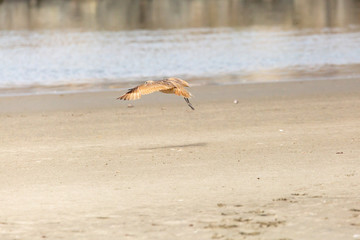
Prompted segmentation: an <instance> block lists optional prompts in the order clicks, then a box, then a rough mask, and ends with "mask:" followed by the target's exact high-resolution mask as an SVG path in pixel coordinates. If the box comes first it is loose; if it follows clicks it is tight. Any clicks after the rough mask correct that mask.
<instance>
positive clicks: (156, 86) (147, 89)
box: [117, 77, 195, 110]
mask: <svg viewBox="0 0 360 240" xmlns="http://www.w3.org/2000/svg"><path fill="white" fill-rule="evenodd" d="M185 87H189V84H188V83H187V82H186V81H184V80H182V79H180V78H174V77H172V78H166V79H164V80H160V81H146V82H145V83H143V84H141V85H139V86H137V87H134V88H131V89H129V91H128V92H127V93H125V94H124V95H122V96H121V97H118V98H117V99H120V100H136V99H139V98H141V95H146V94H150V93H153V92H157V91H160V92H163V93H174V94H176V95H178V96H183V97H184V99H185V101H186V103H187V104H188V105H189V107H190V108H191V109H192V110H195V108H194V107H193V106H192V105H191V103H190V101H189V98H190V97H191V94H190V93H189V92H188V91H186V89H185Z"/></svg>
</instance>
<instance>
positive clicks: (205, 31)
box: [0, 0, 360, 94]
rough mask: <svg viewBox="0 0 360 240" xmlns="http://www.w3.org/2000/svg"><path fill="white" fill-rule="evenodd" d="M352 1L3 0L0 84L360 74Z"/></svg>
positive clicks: (100, 85)
mask: <svg viewBox="0 0 360 240" xmlns="http://www.w3.org/2000/svg"><path fill="white" fill-rule="evenodd" d="M254 2H257V3H258V4H254ZM344 2H345V3H344ZM290 3H292V4H290ZM300 3H301V4H300ZM330 3H332V5H330V6H329V4H330ZM144 4H145V5H146V4H147V5H146V6H144ZM230 5H231V6H230ZM234 6H235V7H234ZM126 9H127V10H128V11H125V10H126ZM154 9H157V10H154ZM310 9H311V10H310ZM359 9H360V3H359V2H358V1H351V0H348V1H318V2H316V3H315V4H314V3H313V2H312V1H301V2H299V1H287V2H286V1H283V2H282V1H280V3H279V1H274V2H272V1H252V3H249V2H248V1H240V0H239V1H230V0H229V1H221V2H220V1H206V0H200V1H195V0H194V1H191V0H189V1H176V0H173V1H172V0H167V1H163V2H161V4H159V3H158V4H155V3H154V2H153V1H133V2H131V1H111V0H104V1H64V2H61V1H4V2H3V3H2V4H0V19H2V21H1V23H0V27H1V28H0V29H1V30H0V57H1V69H0V89H1V90H0V92H1V93H2V94H12V93H25V92H29V91H30V92H44V91H45V92H49V91H50V92H51V91H54V92H58V91H68V90H75V91H81V90H99V89H112V88H118V87H125V86H129V85H131V84H134V83H132V82H139V81H144V80H149V79H162V78H163V77H167V76H179V77H183V78H185V79H188V80H190V82H191V83H192V84H234V83H235V84H236V83H249V82H271V81H297V80H314V79H319V80H321V79H328V78H339V79H347V78H359V77H360V48H359V46H360V24H359V22H360V19H359V18H356V14H358V15H359V14H360V10H359ZM105 10H108V11H105ZM159 12H160V13H166V14H163V17H162V16H161V17H160V16H158V14H159ZM304 12H305V13H304ZM242 14H243V15H242ZM358 15H357V16H358ZM9 16H10V17H9ZM20 16H21V17H20ZM24 16H25V18H24ZM17 17H18V18H17ZM304 17H307V18H304ZM44 19H48V21H45V20H44ZM69 19H70V20H69ZM304 19H305V20H304Z"/></svg>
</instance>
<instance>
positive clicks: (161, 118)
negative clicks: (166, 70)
mask: <svg viewBox="0 0 360 240" xmlns="http://www.w3.org/2000/svg"><path fill="white" fill-rule="evenodd" d="M122 92H123V91H114V92H98V93H78V94H64V95H44V96H23V97H2V98H0V122H1V125H0V132H1V138H0V144H1V145H0V160H1V165H0V172H1V174H0V236H1V239H87V240H88V239H164V240H165V239H166V240H167V239H182V240H184V239H234V240H235V239H245V238H246V239H360V197H359V192H360V172H359V161H360V157H359V156H360V80H346V81H336V80H334V81H330V80H329V81H318V82H311V81H310V82H296V83H273V84H254V85H251V84H249V85H236V86H208V87H205V88H200V87H193V88H192V89H191V92H192V93H193V95H194V96H195V97H194V98H192V103H193V105H194V107H195V108H196V110H195V111H192V110H191V109H190V108H188V106H187V105H186V103H185V102H184V100H183V99H181V98H179V97H176V96H171V95H165V94H153V95H149V96H146V97H144V98H143V99H142V100H140V101H136V102H132V103H133V105H134V107H132V108H128V107H127V104H128V102H120V101H116V100H115V98H116V97H117V96H119V95H120V94H121V93H122ZM235 99H237V100H238V104H234V103H233V101H234V100H235Z"/></svg>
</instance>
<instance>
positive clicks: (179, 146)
mask: <svg viewBox="0 0 360 240" xmlns="http://www.w3.org/2000/svg"><path fill="white" fill-rule="evenodd" d="M206 145H207V143H205V142H199V143H190V144H181V145H165V146H159V147H149V148H139V150H155V149H166V148H186V147H204V146H206Z"/></svg>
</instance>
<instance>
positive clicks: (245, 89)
mask: <svg viewBox="0 0 360 240" xmlns="http://www.w3.org/2000/svg"><path fill="white" fill-rule="evenodd" d="M126 90H127V88H121V89H111V90H110V89H109V90H105V91H102V90H99V91H85V92H67V93H66V92H62V93H47V94H42V93H40V94H29V95H15V96H0V99H6V101H2V102H0V113H6V112H21V111H25V112H32V111H56V110H66V109H68V110H74V109H81V108H102V107H104V108H109V107H119V106H120V107H124V105H127V104H132V105H135V106H136V105H139V106H146V105H148V104H151V103H153V102H155V103H159V102H160V101H164V102H167V103H169V104H174V103H175V102H178V103H180V102H181V101H178V100H179V99H180V98H179V97H177V96H168V95H167V97H164V96H163V94H161V93H155V94H151V95H146V96H143V97H142V98H141V99H139V100H137V101H119V100H116V98H117V97H118V96H120V95H121V94H123V93H124V92H126ZM189 91H190V92H191V93H192V94H193V98H192V101H194V102H199V103H203V102H208V101H216V100H219V101H222V100H225V99H226V100H228V101H234V100H235V99H237V100H239V99H256V98H267V97H297V96H315V95H319V94H320V95H321V94H323V95H329V94H335V95H336V94H343V93H353V92H358V91H360V81H359V80H358V79H345V80H341V79H340V80H339V79H336V80H314V81H309V80H306V81H288V82H269V83H246V84H233V85H230V84H229V85H204V86H193V87H190V88H189ZM219 92H222V94H218V93H219ZM77 98H80V99H87V100H86V101H84V100H81V101H78V102H77V103H76V104H74V99H77ZM24 99H25V102H24V101H22V100H24ZM125 103H126V104H125Z"/></svg>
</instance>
